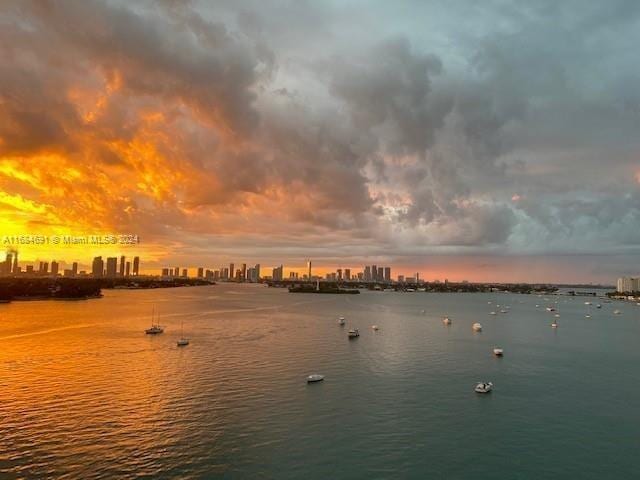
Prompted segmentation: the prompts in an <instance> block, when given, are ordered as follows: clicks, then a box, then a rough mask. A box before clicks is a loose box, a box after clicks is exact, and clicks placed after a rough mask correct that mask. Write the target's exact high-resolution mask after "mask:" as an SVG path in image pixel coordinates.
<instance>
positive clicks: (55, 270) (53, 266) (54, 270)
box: [51, 260, 60, 276]
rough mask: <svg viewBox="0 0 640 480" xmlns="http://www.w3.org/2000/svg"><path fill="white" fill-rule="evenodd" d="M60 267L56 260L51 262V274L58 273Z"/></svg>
mask: <svg viewBox="0 0 640 480" xmlns="http://www.w3.org/2000/svg"><path fill="white" fill-rule="evenodd" d="M59 268H60V264H59V263H58V262H56V261H55V260H54V261H52V262H51V275H54V276H56V275H58V270H59Z"/></svg>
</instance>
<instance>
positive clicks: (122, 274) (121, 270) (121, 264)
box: [120, 255, 124, 277]
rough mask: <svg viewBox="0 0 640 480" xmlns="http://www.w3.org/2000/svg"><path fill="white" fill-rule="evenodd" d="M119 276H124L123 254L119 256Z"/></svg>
mask: <svg viewBox="0 0 640 480" xmlns="http://www.w3.org/2000/svg"><path fill="white" fill-rule="evenodd" d="M120 276H121V277H124V255H122V256H120Z"/></svg>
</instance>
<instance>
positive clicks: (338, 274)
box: [336, 268, 342, 280]
mask: <svg viewBox="0 0 640 480" xmlns="http://www.w3.org/2000/svg"><path fill="white" fill-rule="evenodd" d="M336 277H337V279H338V280H342V269H341V268H339V269H338V270H336Z"/></svg>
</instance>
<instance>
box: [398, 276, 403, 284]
mask: <svg viewBox="0 0 640 480" xmlns="http://www.w3.org/2000/svg"><path fill="white" fill-rule="evenodd" d="M398 283H404V275H398Z"/></svg>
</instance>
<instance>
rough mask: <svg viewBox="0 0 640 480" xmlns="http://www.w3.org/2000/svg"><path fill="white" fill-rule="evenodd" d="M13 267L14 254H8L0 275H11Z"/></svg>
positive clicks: (1, 266) (0, 268)
mask: <svg viewBox="0 0 640 480" xmlns="http://www.w3.org/2000/svg"><path fill="white" fill-rule="evenodd" d="M12 265H13V254H12V253H11V252H7V256H6V257H5V260H4V262H3V263H2V265H0V274H2V275H9V274H10V273H11V266H12Z"/></svg>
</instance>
